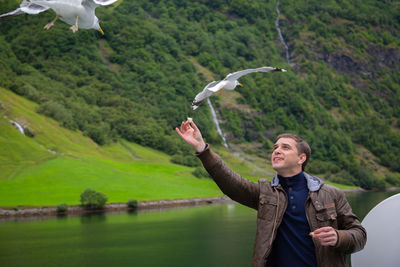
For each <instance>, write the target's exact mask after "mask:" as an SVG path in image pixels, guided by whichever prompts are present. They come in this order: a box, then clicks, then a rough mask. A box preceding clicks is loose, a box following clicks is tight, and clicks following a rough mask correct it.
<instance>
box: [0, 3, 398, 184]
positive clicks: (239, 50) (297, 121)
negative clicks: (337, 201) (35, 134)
mask: <svg viewBox="0 0 400 267" xmlns="http://www.w3.org/2000/svg"><path fill="white" fill-rule="evenodd" d="M18 3H19V1H6V0H0V12H1V13H4V12H8V11H10V10H13V9H14V8H16V7H18ZM279 8H280V12H281V17H280V20H279V24H280V27H281V31H282V33H283V37H284V39H285V40H286V42H287V44H288V48H289V50H288V53H289V59H290V64H289V63H288V62H286V59H285V50H284V49H283V45H282V44H281V42H280V40H279V37H278V34H277V29H276V26H275V21H276V18H277V13H276V1H270V2H265V1H261V0H255V1H250V2H249V1H241V0H224V1H222V0H221V1H215V0H214V1H208V0H205V1H186V0H184V1H175V0H160V1H147V0H146V1H145V0H137V1H123V0H120V1H118V2H117V3H115V4H113V5H112V6H109V7H100V8H98V9H97V10H96V14H97V15H98V17H99V18H100V23H101V25H102V28H103V29H104V31H105V35H104V36H101V35H100V34H99V33H98V32H96V31H92V30H80V31H79V32H78V33H77V34H72V33H71V32H70V31H69V30H68V26H67V25H66V24H64V23H62V22H58V23H56V25H55V26H54V27H53V28H51V29H50V30H49V31H45V30H43V26H44V25H45V24H47V23H48V22H49V21H50V20H52V19H53V18H54V15H55V14H54V12H52V11H46V12H44V13H41V14H39V15H20V16H17V17H13V18H9V19H3V20H1V21H0V23H1V25H0V86H2V87H3V88H5V89H8V90H11V91H13V92H15V93H17V94H19V95H21V96H24V97H25V98H28V99H30V100H32V101H34V102H35V103H37V105H38V106H37V111H38V112H40V113H41V114H43V115H46V116H47V117H51V118H53V119H55V120H56V121H57V122H59V123H60V125H62V126H63V127H65V128H67V129H70V130H72V131H77V130H79V131H80V132H82V133H83V135H85V136H88V137H90V138H91V139H92V140H93V141H94V142H95V143H96V144H97V145H100V148H99V149H103V146H104V147H107V146H113V145H115V144H118V140H121V138H122V139H125V140H128V141H130V142H134V143H137V144H140V145H143V146H147V147H151V148H153V149H156V150H159V151H163V152H165V153H166V154H168V155H170V156H172V160H173V161H174V162H176V163H179V164H183V165H187V166H192V167H195V166H198V165H197V164H198V163H196V162H193V160H192V158H191V154H190V153H191V151H190V149H189V148H188V147H187V146H185V145H182V141H181V140H179V139H178V137H177V136H176V134H175V132H174V131H173V128H174V127H176V126H178V125H179V124H180V122H181V121H182V120H184V119H185V118H186V117H192V118H194V120H195V121H196V122H197V124H198V125H199V127H200V128H201V130H202V132H203V135H204V136H205V138H206V139H207V141H208V142H209V143H211V144H213V145H218V144H221V140H220V137H219V136H218V134H217V133H216V130H215V126H214V124H213V122H212V119H211V114H210V111H209V109H208V107H207V105H203V106H201V107H200V108H199V109H198V110H196V111H192V110H191V106H190V103H191V101H192V100H193V98H194V96H195V95H196V93H198V92H199V91H200V90H201V89H202V88H203V87H204V85H205V84H207V83H208V82H210V81H211V80H213V79H219V78H221V77H224V76H225V75H226V74H227V73H229V72H233V71H236V70H240V69H243V68H253V67H259V66H263V65H272V66H277V67H283V68H286V69H288V70H289V71H288V72H287V73H275V74H271V75H269V74H254V75H253V74H252V75H248V76H245V77H243V78H242V79H241V82H242V83H243V84H244V86H243V87H242V88H239V89H238V90H237V91H236V92H226V93H224V94H223V95H222V96H214V97H213V98H212V101H213V104H214V106H215V107H216V109H217V111H218V114H219V116H220V119H221V121H222V122H223V123H222V125H221V127H222V129H223V131H224V132H225V133H226V136H227V139H228V143H230V144H231V148H233V149H234V150H235V151H239V152H241V153H246V154H247V157H252V156H258V157H264V158H268V154H269V152H270V149H271V143H272V142H274V137H275V136H276V135H277V134H279V133H282V132H293V133H296V134H299V135H301V136H303V137H304V138H305V139H306V140H307V141H309V143H310V145H311V147H312V149H313V158H312V161H311V162H310V166H309V169H308V170H309V171H310V172H311V173H315V174H322V175H324V176H325V177H326V178H327V179H329V180H331V181H336V182H341V183H346V184H355V185H359V186H362V187H364V188H371V187H381V186H390V185H399V184H400V174H399V172H400V165H399V164H400V163H399V161H398V160H397V159H398V156H399V155H400V131H399V125H400V124H399V123H400V122H399V114H400V113H399V112H400V109H399V106H400V105H399V102H400V101H399V100H400V88H399V84H400V83H399V82H400V75H399V68H400V66H399V61H400V60H399V59H400V42H399V40H400V38H399V37H400V32H399V23H400V22H399V20H398V14H399V5H398V3H397V2H396V1H394V2H393V1H384V2H382V1H372V0H369V1H346V0H343V1H329V0H323V1H311V2H310V1H282V2H281V3H280V7H279ZM32 33H34V34H32ZM64 141H65V140H60V142H64ZM46 142H47V141H46ZM46 142H43V143H41V144H42V145H43V146H44V147H46V148H50V149H51V145H49V144H46ZM53 142H56V141H53ZM50 144H51V142H50ZM93 145H95V144H93ZM43 157H48V156H46V155H45V154H43ZM38 158H39V159H40V157H38ZM7 160H8V162H10V164H11V163H12V162H13V161H14V160H13V159H12V158H11V157H10V158H7ZM26 160H27V161H29V160H31V159H30V158H29V157H28V155H27V156H26ZM7 166H11V165H7ZM7 168H8V171H7V172H8V173H9V174H8V175H11V176H12V175H13V172H15V171H16V170H15V168H12V167H7Z"/></svg>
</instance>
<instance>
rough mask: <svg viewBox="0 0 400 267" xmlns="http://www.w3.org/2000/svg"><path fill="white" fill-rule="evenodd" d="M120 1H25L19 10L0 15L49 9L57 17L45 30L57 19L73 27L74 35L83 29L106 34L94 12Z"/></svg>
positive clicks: (32, 12) (37, 12) (6, 15)
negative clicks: (97, 8) (98, 8)
mask: <svg viewBox="0 0 400 267" xmlns="http://www.w3.org/2000/svg"><path fill="white" fill-rule="evenodd" d="M116 1H118V0H30V1H28V0H23V1H22V3H21V5H20V6H19V8H17V9H16V10H14V11H11V12H8V13H5V14H2V15H0V18H3V17H11V16H16V15H20V14H24V13H26V14H31V15H36V14H39V13H40V12H43V11H46V10H48V9H52V10H54V12H56V14H57V16H56V18H55V19H54V20H53V21H51V22H50V23H48V24H47V25H46V26H44V28H45V29H46V30H48V29H50V28H51V27H52V26H53V25H54V22H56V20H57V19H60V20H62V21H64V22H65V23H67V24H69V25H72V26H71V27H70V29H71V30H72V32H73V33H75V32H77V31H78V29H79V28H81V29H96V30H98V31H100V32H101V34H104V32H103V30H102V29H101V27H100V24H99V19H98V18H97V17H96V15H95V13H94V10H95V9H96V7H98V6H107V5H111V4H112V3H114V2H116Z"/></svg>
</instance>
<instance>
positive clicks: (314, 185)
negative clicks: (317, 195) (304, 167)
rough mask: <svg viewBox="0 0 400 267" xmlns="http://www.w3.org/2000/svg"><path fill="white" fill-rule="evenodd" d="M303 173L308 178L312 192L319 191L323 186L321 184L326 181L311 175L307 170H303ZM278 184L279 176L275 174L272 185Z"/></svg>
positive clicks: (308, 184)
mask: <svg viewBox="0 0 400 267" xmlns="http://www.w3.org/2000/svg"><path fill="white" fill-rule="evenodd" d="M303 174H304V177H305V178H306V180H307V187H308V190H309V191H311V192H315V191H318V190H319V189H320V188H321V186H322V185H323V184H324V182H323V181H322V180H321V179H319V178H318V177H315V176H311V175H309V174H308V173H306V172H303ZM278 185H279V178H278V174H276V175H275V176H274V178H272V181H271V186H278Z"/></svg>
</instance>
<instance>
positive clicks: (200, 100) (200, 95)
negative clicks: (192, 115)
mask: <svg viewBox="0 0 400 267" xmlns="http://www.w3.org/2000/svg"><path fill="white" fill-rule="evenodd" d="M219 82H220V81H218V82H216V81H213V82H210V83H209V84H207V85H206V87H204V89H203V91H201V92H200V93H198V94H197V95H196V97H195V98H194V100H193V102H192V107H193V109H196V108H198V107H199V106H200V104H201V103H203V102H204V101H205V100H206V99H207V98H209V97H210V96H212V94H213V93H214V92H212V91H210V90H209V88H210V87H213V86H215V85H216V84H218V83H219Z"/></svg>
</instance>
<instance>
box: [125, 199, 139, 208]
mask: <svg viewBox="0 0 400 267" xmlns="http://www.w3.org/2000/svg"><path fill="white" fill-rule="evenodd" d="M127 204H128V207H129V208H133V209H136V208H137V206H138V201H137V200H136V199H130V200H129V201H128V203H127Z"/></svg>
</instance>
